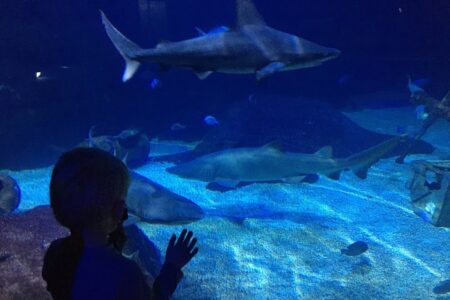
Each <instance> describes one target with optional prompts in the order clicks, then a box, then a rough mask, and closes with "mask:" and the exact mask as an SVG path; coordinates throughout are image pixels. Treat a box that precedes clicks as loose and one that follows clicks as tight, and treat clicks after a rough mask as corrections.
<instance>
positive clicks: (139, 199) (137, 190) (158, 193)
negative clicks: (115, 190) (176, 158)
mask: <svg viewBox="0 0 450 300" xmlns="http://www.w3.org/2000/svg"><path fill="white" fill-rule="evenodd" d="M129 174H130V178H131V180H130V187H129V189H128V195H127V197H126V200H125V202H126V204H127V208H128V211H129V212H130V213H131V214H133V215H134V216H136V217H138V218H139V219H140V220H142V221H145V222H147V223H157V224H187V223H191V222H194V221H198V220H201V219H202V218H203V217H204V216H205V213H204V211H203V209H202V208H201V207H200V206H198V205H197V204H195V203H194V202H192V201H191V200H189V199H187V198H185V197H183V196H181V195H178V194H176V193H174V192H172V191H170V190H169V189H167V188H165V187H163V186H162V185H160V184H158V183H156V182H154V181H153V180H151V179H149V178H147V177H145V176H142V175H140V174H139V173H137V172H134V171H131V170H129Z"/></svg>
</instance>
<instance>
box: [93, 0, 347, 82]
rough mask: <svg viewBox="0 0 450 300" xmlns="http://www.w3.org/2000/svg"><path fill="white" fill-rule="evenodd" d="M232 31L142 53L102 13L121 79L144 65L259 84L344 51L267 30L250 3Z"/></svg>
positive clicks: (240, 6) (240, 3) (242, 0)
mask: <svg viewBox="0 0 450 300" xmlns="http://www.w3.org/2000/svg"><path fill="white" fill-rule="evenodd" d="M236 4H237V5H236V11H237V14H236V15H237V21H236V25H235V26H234V28H232V29H229V30H222V31H219V32H217V33H214V34H204V35H201V36H199V37H196V38H192V39H187V40H183V41H179V42H161V43H159V44H158V45H157V46H156V47H155V48H152V49H143V48H141V47H139V46H138V45H137V44H135V43H134V42H132V41H130V40H129V39H128V38H127V37H125V36H124V35H123V34H122V33H120V32H119V31H118V30H117V29H116V28H115V27H114V26H113V25H112V24H111V22H110V21H109V20H108V18H107V17H106V15H105V14H104V13H103V12H101V16H102V20H103V24H104V25H105V29H106V33H107V34H108V36H109V38H110V39H111V41H112V42H113V44H114V46H115V47H116V49H117V50H118V51H119V53H120V54H121V55H122V57H123V58H124V60H125V71H124V73H123V76H122V80H123V81H124V82H125V81H127V80H129V79H130V78H131V77H132V76H133V75H134V74H135V73H136V71H137V70H138V68H139V66H140V64H141V63H142V62H152V63H157V64H160V65H161V67H162V69H167V68H170V67H179V68H187V69H191V70H193V71H194V72H195V73H196V74H197V76H198V77H199V78H200V79H205V78H206V77H208V76H209V75H210V74H212V73H213V72H221V73H230V74H249V73H250V74H253V73H255V74H256V78H257V80H261V79H264V78H266V77H269V76H271V75H272V74H274V73H277V72H281V71H289V70H297V69H302V68H308V67H314V66H317V65H320V64H321V63H323V62H325V61H327V60H330V59H333V58H336V57H337V56H338V55H339V54H340V51H339V50H337V49H333V48H328V47H324V46H320V45H318V44H316V43H313V42H310V41H308V40H305V39H302V38H300V37H298V36H295V35H292V34H289V33H286V32H282V31H279V30H276V29H274V28H271V27H269V26H268V25H266V23H265V22H264V20H263V18H262V17H261V15H260V14H259V12H258V11H257V10H256V7H255V6H254V4H253V3H252V1H251V0H237V2H236Z"/></svg>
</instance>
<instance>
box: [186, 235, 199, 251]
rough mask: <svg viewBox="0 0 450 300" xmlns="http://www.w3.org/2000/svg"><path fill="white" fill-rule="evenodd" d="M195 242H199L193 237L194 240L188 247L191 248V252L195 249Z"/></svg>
mask: <svg viewBox="0 0 450 300" xmlns="http://www.w3.org/2000/svg"><path fill="white" fill-rule="evenodd" d="M195 244H197V239H196V238H193V239H192V242H191V243H190V244H189V246H188V247H187V248H188V250H189V252H191V251H192V249H194V247H195Z"/></svg>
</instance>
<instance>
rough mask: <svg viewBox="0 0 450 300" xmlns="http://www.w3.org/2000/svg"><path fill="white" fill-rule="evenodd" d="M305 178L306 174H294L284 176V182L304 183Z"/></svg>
mask: <svg viewBox="0 0 450 300" xmlns="http://www.w3.org/2000/svg"><path fill="white" fill-rule="evenodd" d="M305 178H306V176H304V175H299V176H294V177H288V178H284V179H283V182H286V183H292V184H295V183H302V182H303V180H304V179H305Z"/></svg>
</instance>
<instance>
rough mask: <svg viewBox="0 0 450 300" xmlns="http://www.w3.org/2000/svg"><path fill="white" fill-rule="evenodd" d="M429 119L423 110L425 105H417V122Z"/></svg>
mask: <svg viewBox="0 0 450 300" xmlns="http://www.w3.org/2000/svg"><path fill="white" fill-rule="evenodd" d="M428 117H429V114H428V113H427V112H426V110H425V105H418V106H417V107H416V118H417V119H418V120H422V121H423V120H426V119H427V118H428Z"/></svg>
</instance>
